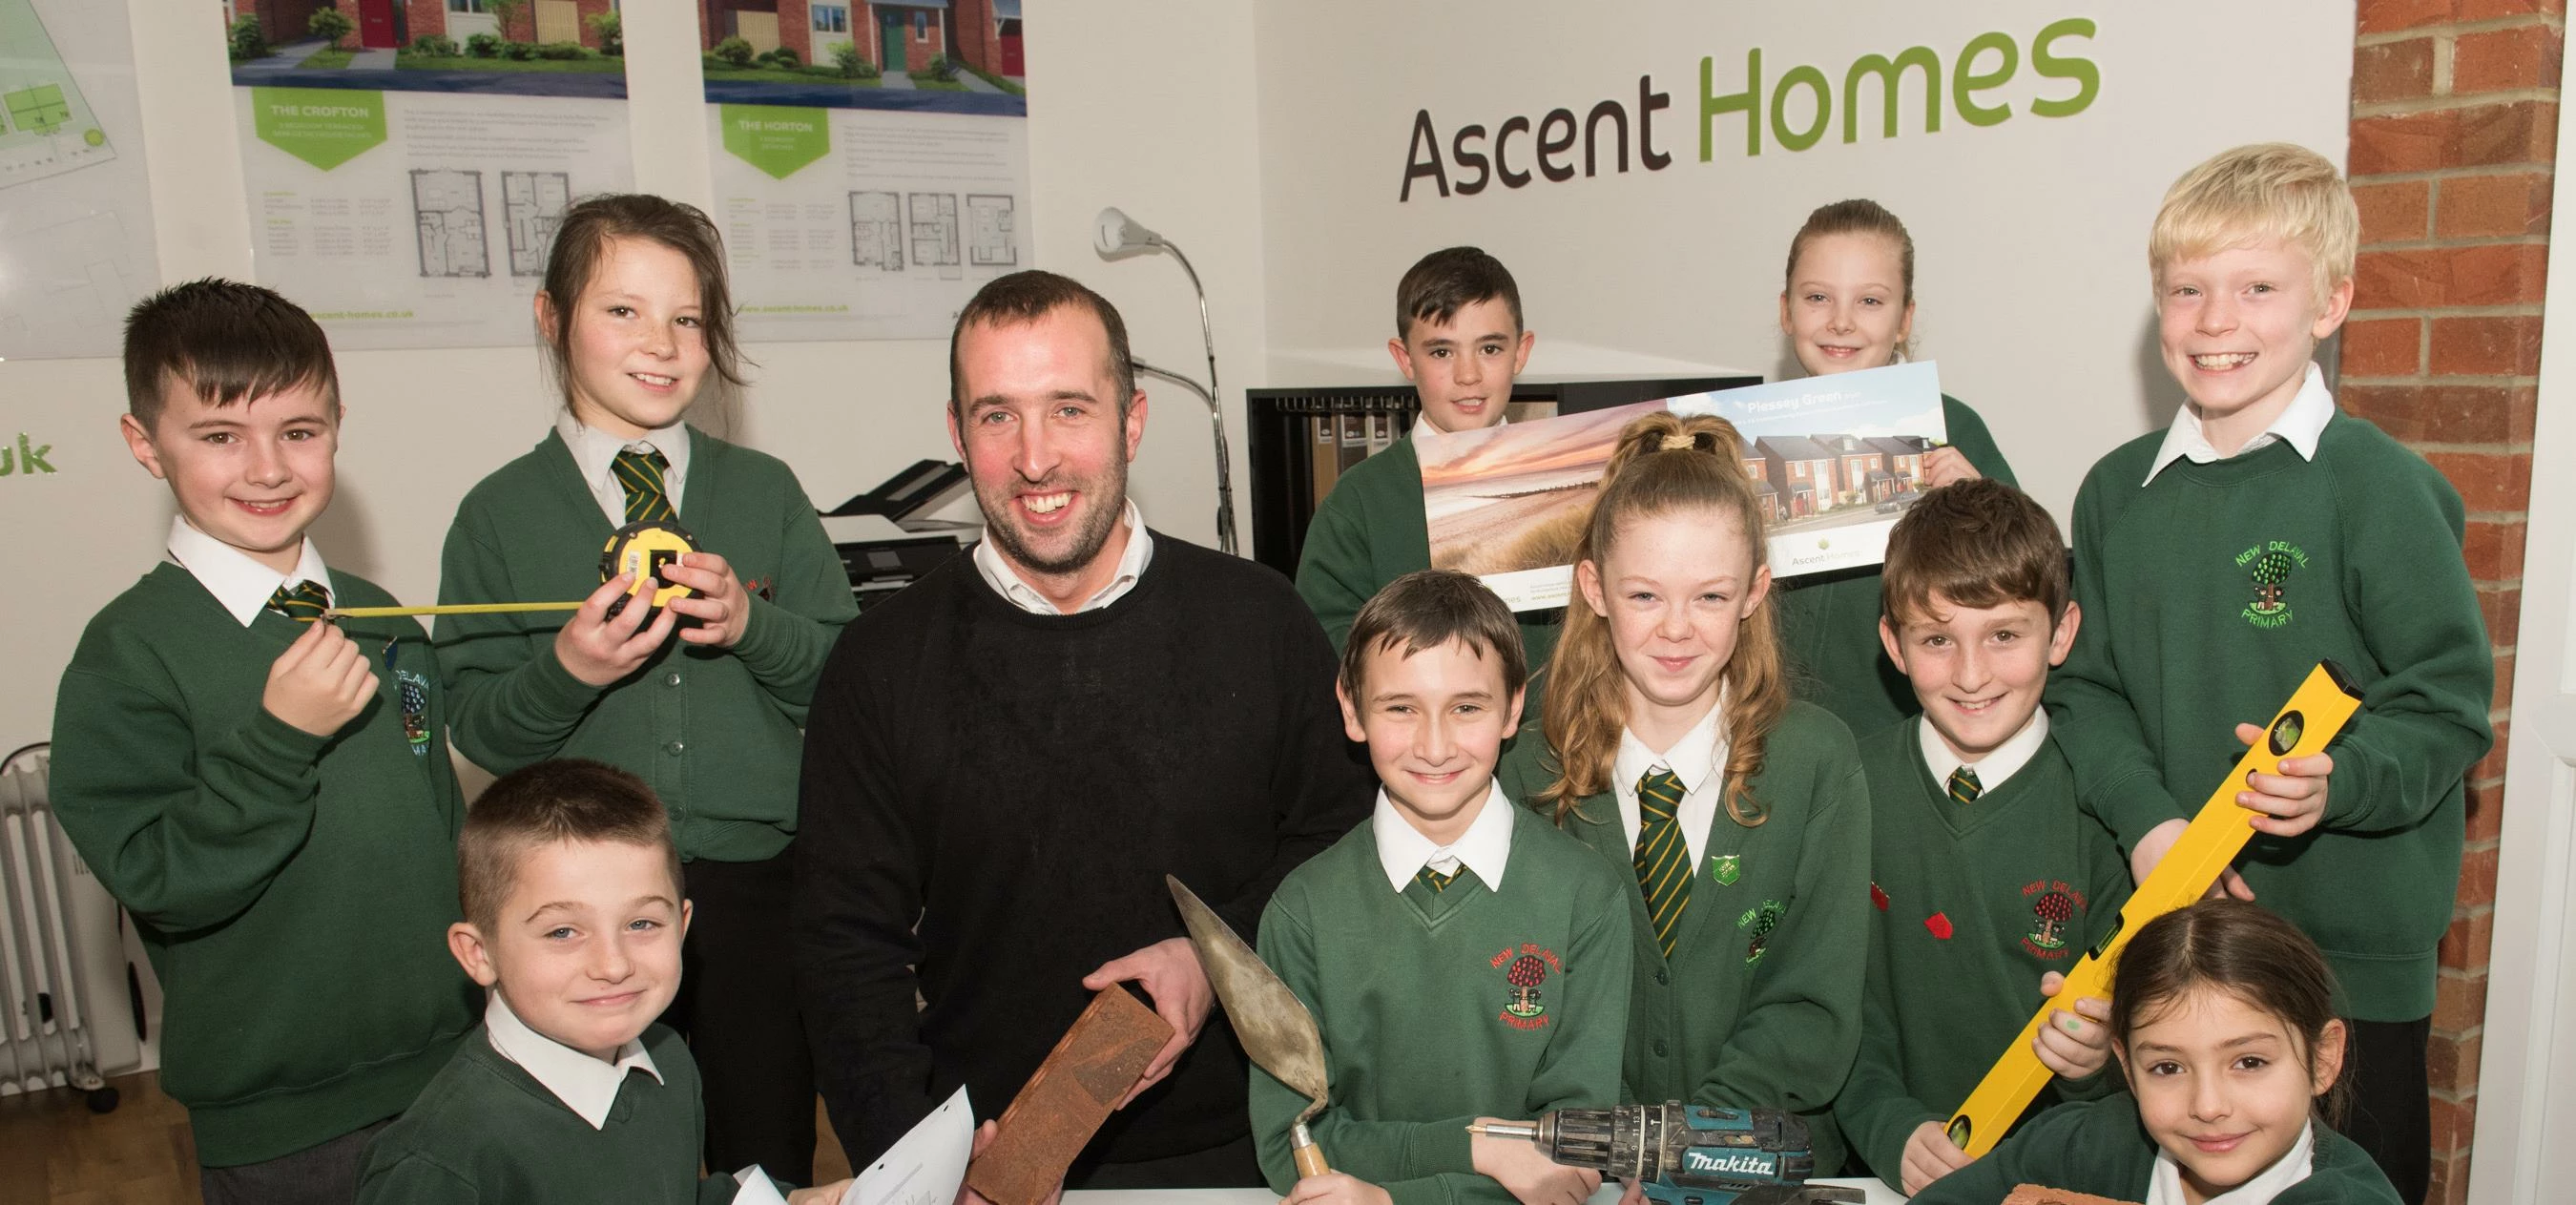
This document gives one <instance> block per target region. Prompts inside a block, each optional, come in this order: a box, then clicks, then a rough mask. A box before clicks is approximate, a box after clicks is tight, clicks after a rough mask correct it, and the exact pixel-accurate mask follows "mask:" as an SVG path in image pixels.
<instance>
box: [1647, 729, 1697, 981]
mask: <svg viewBox="0 0 2576 1205" xmlns="http://www.w3.org/2000/svg"><path fill="white" fill-rule="evenodd" d="M1682 794H1683V791H1682V780H1681V778H1680V777H1679V776H1678V775H1676V774H1674V773H1673V772H1672V771H1671V770H1649V771H1647V772H1646V773H1645V776H1644V777H1641V778H1639V779H1638V780H1637V819H1638V824H1637V858H1636V865H1637V886H1638V888H1639V889H1640V890H1642V891H1644V892H1645V893H1646V921H1647V923H1649V924H1651V925H1653V926H1654V927H1655V944H1656V945H1657V946H1660V947H1662V948H1663V951H1664V957H1666V958H1670V957H1672V956H1673V934H1674V933H1675V932H1677V931H1679V928H1680V922H1681V919H1682V909H1684V908H1686V907H1689V906H1690V888H1691V857H1690V845H1689V843H1688V842H1685V841H1683V840H1682V825H1681V821H1680V819H1679V818H1678V813H1679V812H1680V811H1681V806H1682Z"/></svg>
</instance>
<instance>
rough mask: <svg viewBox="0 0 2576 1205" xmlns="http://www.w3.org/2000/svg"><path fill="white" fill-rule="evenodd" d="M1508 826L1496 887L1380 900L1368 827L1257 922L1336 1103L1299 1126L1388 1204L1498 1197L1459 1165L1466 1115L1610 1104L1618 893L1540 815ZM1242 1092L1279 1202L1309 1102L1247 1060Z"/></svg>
mask: <svg viewBox="0 0 2576 1205" xmlns="http://www.w3.org/2000/svg"><path fill="white" fill-rule="evenodd" d="M1489 806H1490V804H1489ZM1512 819H1513V824H1512V852H1511V858H1510V861H1509V862H1508V864H1507V865H1506V866H1505V867H1504V869H1503V885H1502V888H1501V889H1500V890H1498V891H1497V890H1491V889H1488V888H1487V887H1486V886H1485V885H1484V884H1483V883H1482V882H1480V881H1471V880H1470V879H1466V878H1462V879H1461V880H1460V881H1458V882H1454V883H1451V884H1450V885H1449V887H1448V889H1447V890H1445V891H1441V892H1437V893H1435V892H1433V891H1432V890H1431V889H1430V888H1428V887H1425V886H1423V885H1422V884H1420V883H1414V884H1411V885H1409V886H1407V887H1406V888H1405V890H1404V892H1403V894H1401V895H1399V894H1397V893H1396V892H1394V891H1392V890H1389V889H1388V887H1387V882H1386V872H1385V871H1384V870H1383V869H1382V868H1381V867H1380V866H1379V865H1378V856H1377V835H1376V833H1375V832H1374V831H1372V830H1371V828H1370V827H1369V825H1368V824H1367V823H1366V822H1362V823H1361V824H1360V825H1359V826H1358V827H1357V828H1354V829H1352V830H1351V831H1350V833H1349V835H1347V836H1345V837H1343V838H1342V839H1341V840H1340V841H1337V842H1335V843H1334V844H1333V846H1332V847H1331V848H1329V849H1327V850H1325V851H1324V852H1322V853H1320V854H1317V855H1315V857H1314V858H1312V859H1310V860H1308V861H1307V862H1306V863H1305V864H1304V865H1302V866H1299V867H1298V868H1297V869H1296V870H1294V871H1291V872H1289V874H1288V877H1287V878H1286V879H1285V880H1283V881H1281V883H1280V884H1279V890H1278V892H1277V893H1276V894H1275V895H1273V896H1272V897H1271V900H1270V906H1269V907H1268V908H1267V909H1266V910H1264V911H1263V913H1262V916H1261V957H1262V960H1263V961H1264V962H1267V963H1269V964H1270V966H1271V969H1273V970H1275V971H1277V972H1279V977H1280V979H1282V980H1283V981H1285V982H1286V983H1287V984H1288V986H1289V988H1290V989H1292V990H1294V991H1295V992H1296V993H1297V997H1298V998H1299V999H1301V1000H1303V1001H1305V1002H1306V1007H1307V1008H1308V1009H1309V1010H1310V1011H1312V1012H1313V1013H1314V1014H1315V1024H1316V1026H1317V1028H1319V1029H1320V1030H1321V1031H1322V1032H1323V1036H1324V1062H1325V1068H1326V1074H1327V1079H1328V1082H1329V1083H1330V1084H1331V1085H1332V1094H1333V1095H1332V1101H1331V1107H1329V1108H1327V1109H1326V1110H1325V1111H1324V1112H1323V1113H1322V1114H1321V1115H1319V1116H1318V1117H1316V1119H1315V1120H1314V1121H1313V1122H1311V1123H1309V1124H1310V1127H1311V1129H1312V1131H1313V1133H1314V1135H1315V1142H1316V1145H1318V1146H1320V1147H1322V1148H1323V1150H1324V1155H1325V1157H1326V1158H1327V1159H1328V1160H1330V1161H1331V1163H1332V1166H1333V1168H1334V1170H1336V1171H1343V1172H1348V1173H1350V1174H1351V1175H1354V1176H1357V1177H1359V1178H1360V1179H1362V1180H1366V1181H1368V1182H1370V1183H1372V1184H1376V1185H1378V1186H1379V1187H1381V1188H1384V1189H1386V1190H1387V1193H1388V1195H1389V1196H1391V1197H1393V1198H1394V1199H1395V1200H1396V1201H1397V1202H1398V1203H1399V1205H1410V1203H1412V1202H1425V1201H1441V1202H1450V1201H1482V1202H1490V1203H1492V1205H1509V1203H1510V1202H1511V1200H1512V1197H1511V1194H1510V1193H1508V1192H1506V1191H1504V1190H1503V1187H1502V1186H1501V1185H1500V1184H1497V1183H1495V1182H1494V1181H1493V1180H1491V1179H1488V1178H1486V1177H1484V1176H1480V1175H1477V1174H1476V1172H1475V1169H1474V1166H1473V1165H1472V1164H1471V1162H1470V1161H1469V1157H1468V1137H1467V1131H1466V1129H1465V1126H1466V1125H1467V1123H1468V1122H1470V1121H1473V1120H1475V1119H1476V1118H1478V1117H1504V1118H1522V1117H1536V1116H1538V1115H1539V1114H1541V1113H1545V1112H1547V1111H1548V1110H1551V1109H1558V1108H1566V1107H1598V1106H1604V1105H1610V1104H1616V1103H1617V1102H1618V1095H1619V1039H1620V1033H1621V1031H1622V1027H1623V1026H1624V1025H1625V1023H1626V1021H1627V1016H1628V948H1629V947H1628V913H1627V912H1626V911H1624V910H1623V909H1621V908H1620V906H1619V892H1620V890H1621V889H1622V887H1621V884H1620V882H1619V879H1618V876H1616V875H1614V874H1611V873H1609V872H1608V871H1607V870H1605V868H1603V867H1602V866H1601V865H1600V864H1599V862H1598V861H1597V860H1596V859H1594V858H1593V857H1592V855H1590V854H1588V853H1586V852H1584V850H1583V848H1582V847H1581V846H1580V845H1577V844H1576V843H1574V842H1573V841H1571V840H1568V839H1567V838H1566V836H1565V835H1564V834H1563V833H1559V832H1556V831H1554V830H1553V829H1552V828H1551V827H1550V826H1549V825H1548V824H1547V822H1546V821H1545V820H1543V819H1540V818H1539V817H1538V816H1536V815H1534V814H1531V813H1528V812H1526V811H1524V810H1522V809H1519V808H1517V807H1516V808H1514V809H1513V817H1512ZM1251 1096H1252V1133H1253V1139H1254V1141H1255V1142H1257V1143H1258V1144H1259V1146H1260V1152H1261V1170H1262V1174H1263V1175H1264V1176H1265V1177H1267V1178H1268V1179H1269V1181H1270V1187H1271V1188H1272V1189H1273V1190H1275V1191H1278V1192H1281V1193H1285V1192H1287V1191H1288V1187H1289V1185H1291V1184H1294V1183H1295V1182H1296V1180H1297V1171H1296V1168H1295V1166H1294V1165H1293V1163H1292V1161H1291V1160H1290V1158H1289V1151H1288V1129H1289V1125H1290V1123H1292V1122H1293V1121H1295V1120H1296V1117H1297V1114H1298V1112H1299V1111H1301V1110H1302V1109H1304V1108H1305V1107H1306V1103H1307V1101H1306V1098H1305V1097H1303V1096H1300V1095H1298V1094H1297V1093H1295V1092H1293V1091H1291V1090H1289V1089H1288V1088H1287V1087H1286V1086H1285V1085H1282V1084H1281V1083H1280V1082H1279V1081H1278V1080H1276V1079H1273V1078H1271V1077H1270V1075H1269V1073H1267V1072H1265V1071H1262V1070H1261V1069H1260V1068H1258V1067H1255V1068H1253V1071H1252V1084H1251Z"/></svg>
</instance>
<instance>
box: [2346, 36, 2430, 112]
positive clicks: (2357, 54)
mask: <svg viewBox="0 0 2576 1205" xmlns="http://www.w3.org/2000/svg"><path fill="white" fill-rule="evenodd" d="M2432 94H2433V39H2431V38H2408V39H2406V40H2405V41H2402V42H2380V43H2377V44H2375V45H2370V46H2360V47H2356V48H2354V50H2353V52H2352V99H2353V101H2354V103H2357V104H2365V105H2368V104H2377V103H2379V102H2382V101H2391V100H2414V99H2417V98H2419V97H2425V96H2431V95H2432Z"/></svg>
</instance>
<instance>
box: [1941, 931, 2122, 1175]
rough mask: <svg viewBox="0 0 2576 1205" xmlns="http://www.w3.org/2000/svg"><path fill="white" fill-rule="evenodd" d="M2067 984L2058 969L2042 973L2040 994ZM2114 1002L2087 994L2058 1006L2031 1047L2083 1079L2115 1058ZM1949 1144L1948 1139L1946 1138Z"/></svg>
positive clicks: (2064, 1072)
mask: <svg viewBox="0 0 2576 1205" xmlns="http://www.w3.org/2000/svg"><path fill="white" fill-rule="evenodd" d="M2065 986H2066V976H2064V975H2060V974H2058V973H2057V972H2055V971H2050V972H2049V973H2047V974H2045V975H2042V976H2040V977H2039V994H2040V995H2043V996H2049V997H2054V996H2056V995H2057V992H2058V989H2059V988H2062V987H2065ZM2110 1020H2111V1002H2110V1001H2109V1000H2106V999H2104V998H2102V997H2100V996H2086V997H2084V998H2083V999H2081V1000H2078V1001H2076V1002H2075V1009H2074V1011H2073V1012H2069V1011H2067V1010H2065V1009H2062V1008H2061V1009H2056V1010H2053V1011H2051V1012H2050V1013H2049V1014H2048V1023H2047V1024H2046V1025H2042V1026H2040V1027H2039V1036H2038V1037H2037V1038H2035V1039H2033V1040H2032V1042H2031V1050H2032V1052H2033V1053H2035V1054H2037V1055H2039V1061H2040V1062H2041V1063H2042V1064H2045V1065H2046V1066H2047V1067H2048V1069H2049V1070H2050V1071H2053V1072H2056V1073H2057V1075H2058V1076H2059V1078H2062V1079H2082V1078H2084V1077H2085V1076H2088V1075H2091V1074H2093V1073H2094V1072H2096V1071H2100V1070H2101V1069H2102V1067H2103V1065H2104V1064H2106V1063H2109V1062H2110V1061H2111V1026H2110ZM1943 1144H1944V1145H1947V1140H1944V1143H1943Z"/></svg>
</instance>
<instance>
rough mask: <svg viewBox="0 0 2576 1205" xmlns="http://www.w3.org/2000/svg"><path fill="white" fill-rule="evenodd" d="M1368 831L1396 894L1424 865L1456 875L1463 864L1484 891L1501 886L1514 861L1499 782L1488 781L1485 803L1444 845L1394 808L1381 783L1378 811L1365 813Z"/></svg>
mask: <svg viewBox="0 0 2576 1205" xmlns="http://www.w3.org/2000/svg"><path fill="white" fill-rule="evenodd" d="M1369 833H1370V834H1371V835H1372V836H1375V837H1376V838H1377V864H1378V868H1379V869H1381V870H1384V871H1385V872H1386V885H1387V886H1389V887H1393V888H1395V890H1396V894H1398V895H1401V894H1403V893H1404V888H1405V885H1406V884H1408V883H1411V882H1412V881H1413V876H1414V874H1415V872H1417V871H1420V870H1421V869H1422V868H1423V867H1426V866H1428V867H1430V868H1431V869H1432V870H1434V871H1436V872H1438V873H1440V874H1456V873H1458V868H1459V867H1461V866H1464V867H1466V868H1467V869H1469V870H1472V871H1475V872H1476V877H1477V878H1478V879H1481V880H1483V881H1484V884H1485V889H1486V890H1488V891H1500V890H1502V889H1503V868H1504V866H1505V865H1506V864H1507V863H1509V862H1510V861H1511V860H1512V801H1511V797H1510V796H1508V795H1505V794H1503V784H1502V783H1500V782H1495V783H1493V784H1491V785H1489V786H1487V787H1486V788H1485V802H1483V803H1482V804H1479V805H1477V811H1476V818H1475V819H1473V820H1470V821H1468V822H1467V831H1466V832H1464V833H1461V834H1459V836H1458V839H1457V840H1456V841H1452V842H1450V843H1449V844H1447V845H1434V844H1432V843H1431V838H1429V837H1426V836H1423V835H1422V830H1420V829H1417V828H1415V827H1413V822H1412V821H1410V820H1407V819H1405V818H1404V813H1402V812H1399V811H1397V810H1395V801H1394V800H1391V799H1388V798H1387V797H1386V790H1385V788H1383V787H1381V788H1379V789H1378V793H1377V810H1376V811H1373V812H1370V813H1369Z"/></svg>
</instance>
